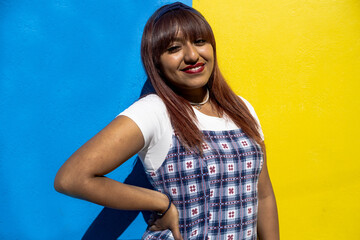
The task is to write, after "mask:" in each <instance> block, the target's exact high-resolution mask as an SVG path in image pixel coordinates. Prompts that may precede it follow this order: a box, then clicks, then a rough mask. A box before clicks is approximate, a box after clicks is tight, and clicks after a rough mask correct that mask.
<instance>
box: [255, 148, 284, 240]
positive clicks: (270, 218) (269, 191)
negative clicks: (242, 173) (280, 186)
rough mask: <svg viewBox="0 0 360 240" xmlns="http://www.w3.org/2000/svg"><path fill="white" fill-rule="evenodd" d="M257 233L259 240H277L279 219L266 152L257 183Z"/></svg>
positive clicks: (278, 236)
mask: <svg viewBox="0 0 360 240" xmlns="http://www.w3.org/2000/svg"><path fill="white" fill-rule="evenodd" d="M258 194H259V195H258V197H259V198H258V200H259V207H258V235H259V239H260V240H278V239H280V235H279V221H278V213H277V207H276V200H275V195H274V191H273V188H272V185H271V181H270V177H269V173H268V169H267V163H266V154H264V164H263V169H262V171H261V173H260V177H259V185H258Z"/></svg>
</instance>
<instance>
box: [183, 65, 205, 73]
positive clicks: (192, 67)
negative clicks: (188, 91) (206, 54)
mask: <svg viewBox="0 0 360 240" xmlns="http://www.w3.org/2000/svg"><path fill="white" fill-rule="evenodd" d="M204 68H205V63H197V64H195V65H189V66H187V67H185V68H183V69H181V71H183V72H186V73H190V74H194V73H200V72H202V71H203V70H204Z"/></svg>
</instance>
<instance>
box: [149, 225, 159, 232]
mask: <svg viewBox="0 0 360 240" xmlns="http://www.w3.org/2000/svg"><path fill="white" fill-rule="evenodd" d="M148 229H149V230H150V231H159V230H160V229H159V228H158V227H157V226H156V225H151V226H149V228H148Z"/></svg>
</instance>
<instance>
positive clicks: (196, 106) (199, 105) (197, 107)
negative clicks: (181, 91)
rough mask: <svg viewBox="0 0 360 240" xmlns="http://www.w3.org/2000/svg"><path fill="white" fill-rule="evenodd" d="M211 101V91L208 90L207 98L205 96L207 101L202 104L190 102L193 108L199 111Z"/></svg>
mask: <svg viewBox="0 0 360 240" xmlns="http://www.w3.org/2000/svg"><path fill="white" fill-rule="evenodd" d="M208 101H209V89H206V96H205V100H204V101H202V102H200V103H194V102H190V104H191V106H193V107H195V108H196V109H197V110H200V109H201V107H202V106H203V105H204V104H205V103H207V102H208Z"/></svg>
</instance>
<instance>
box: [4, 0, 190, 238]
mask: <svg viewBox="0 0 360 240" xmlns="http://www.w3.org/2000/svg"><path fill="white" fill-rule="evenodd" d="M169 2H173V1H167V0H156V1H154V0H132V1H125V0H121V1H117V0H103V1H76V0H32V1H30V0H11V1H10V0H0V112H1V114H0V126H1V131H0V157H1V160H0V161H1V162H0V172H1V174H0V193H1V200H0V202H1V204H0V212H1V214H0V239H26V240H28V239H34V240H40V239H44V240H45V239H46V240H48V239H80V238H81V236H82V235H83V234H84V233H85V231H86V230H87V228H88V227H89V226H90V224H91V223H92V221H93V220H94V219H95V217H96V216H97V215H98V214H99V212H100V210H101V209H102V207H100V206H97V205H95V204H92V203H87V202H85V201H81V200H78V199H72V198H70V197H67V196H64V195H61V194H59V193H57V192H55V190H54V188H53V180H54V177H55V174H56V172H57V170H58V169H59V168H60V166H61V165H62V163H63V162H64V161H65V160H66V159H67V158H68V157H69V156H70V155H71V154H72V153H73V152H74V151H75V150H76V149H77V148H78V147H80V146H81V145H82V144H83V143H85V142H86V141H87V140H88V139H89V138H91V137H92V136H93V135H94V134H96V133H97V132H98V131H100V130H101V129H102V128H103V127H104V126H105V125H106V124H107V123H109V122H110V121H111V120H112V119H113V118H114V117H115V116H116V115H117V114H118V113H120V112H121V111H122V110H123V109H125V108H126V107H127V106H128V105H130V104H131V103H132V102H133V101H134V100H136V99H137V97H138V95H139V94H140V90H141V87H142V85H143V83H144V81H145V79H146V77H145V75H144V72H143V69H142V66H141V62H140V39H141V34H142V29H143V27H144V25H145V23H146V20H147V19H148V17H150V15H151V14H152V13H153V12H154V11H155V10H156V9H157V8H158V7H160V6H161V5H163V4H166V3H169ZM183 2H184V3H187V4H188V5H191V1H183ZM132 164H133V161H132V160H129V161H128V162H127V163H126V164H125V166H122V167H121V168H120V169H118V170H117V171H115V172H114V173H112V174H111V175H110V177H113V178H115V179H118V180H121V181H122V180H124V178H125V177H126V176H127V174H128V173H129V172H130V169H131V168H132ZM145 227H146V226H145V224H144V223H143V221H142V219H141V217H139V218H138V219H137V220H136V221H135V222H134V223H133V224H132V225H131V226H130V227H129V229H128V230H127V231H126V232H125V233H123V235H122V236H121V239H136V238H140V236H141V235H142V232H143V231H144V229H145ZM98 239H99V238H98Z"/></svg>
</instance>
